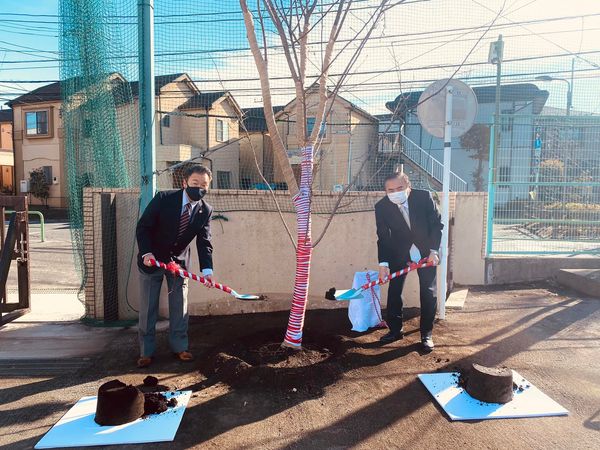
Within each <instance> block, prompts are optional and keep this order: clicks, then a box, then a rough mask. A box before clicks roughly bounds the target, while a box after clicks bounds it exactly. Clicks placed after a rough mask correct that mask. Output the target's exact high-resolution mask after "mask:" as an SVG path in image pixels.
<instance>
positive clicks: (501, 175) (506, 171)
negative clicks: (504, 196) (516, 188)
mask: <svg viewBox="0 0 600 450" xmlns="http://www.w3.org/2000/svg"><path fill="white" fill-rule="evenodd" d="M498 182H499V183H508V182H510V167H508V166H502V167H500V168H499V170H498ZM498 188H500V189H508V185H506V184H501V185H498Z"/></svg>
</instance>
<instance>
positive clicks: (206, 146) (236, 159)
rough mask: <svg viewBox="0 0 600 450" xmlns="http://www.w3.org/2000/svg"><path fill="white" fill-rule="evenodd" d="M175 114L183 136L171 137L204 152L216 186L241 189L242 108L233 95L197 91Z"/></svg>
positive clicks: (198, 152) (218, 187) (200, 152)
mask: <svg viewBox="0 0 600 450" xmlns="http://www.w3.org/2000/svg"><path fill="white" fill-rule="evenodd" d="M176 114H178V115H179V117H178V118H179V120H180V121H181V126H180V128H181V135H179V136H177V135H175V136H171V137H170V139H173V140H175V141H179V142H185V143H188V144H189V145H191V146H192V148H193V149H197V150H194V152H193V153H194V155H195V154H203V155H204V157H203V159H204V160H205V161H206V163H207V165H208V167H210V168H211V169H212V172H213V184H212V187H213V188H214V189H238V188H239V180H240V140H239V123H240V120H241V117H242V111H241V109H240V107H239V105H238V104H237V102H236V101H235V99H234V98H233V96H232V95H231V94H230V93H229V92H224V91H221V92H206V93H200V92H198V93H196V94H194V95H193V96H192V97H190V98H188V99H187V100H186V101H185V102H184V103H182V104H181V105H179V106H178V107H177V112H176ZM163 121H164V118H163ZM163 125H164V124H163ZM162 129H163V131H164V126H163V128H162Z"/></svg>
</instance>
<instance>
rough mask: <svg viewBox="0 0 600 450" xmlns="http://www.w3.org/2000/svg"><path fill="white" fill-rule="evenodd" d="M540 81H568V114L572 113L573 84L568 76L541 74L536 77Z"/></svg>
mask: <svg viewBox="0 0 600 450" xmlns="http://www.w3.org/2000/svg"><path fill="white" fill-rule="evenodd" d="M535 79H536V80H538V81H564V82H565V83H567V86H568V88H567V116H570V115H571V108H572V107H573V85H572V84H571V82H570V81H569V80H567V79H566V78H559V77H551V76H550V75H540V76H539V77H535Z"/></svg>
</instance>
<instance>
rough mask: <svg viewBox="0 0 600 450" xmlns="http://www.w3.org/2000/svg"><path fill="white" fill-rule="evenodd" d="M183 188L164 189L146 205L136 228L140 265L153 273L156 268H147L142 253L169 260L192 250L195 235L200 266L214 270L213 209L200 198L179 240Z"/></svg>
mask: <svg viewBox="0 0 600 450" xmlns="http://www.w3.org/2000/svg"><path fill="white" fill-rule="evenodd" d="M182 204H183V190H181V189H180V190H177V191H161V192H159V193H157V194H156V195H155V196H154V198H153V199H152V200H151V201H150V203H149V204H148V206H147V207H146V209H145V211H144V213H143V214H142V217H140V220H138V223H137V227H136V233H135V234H136V238H137V243H138V249H139V252H138V266H139V267H140V269H142V270H143V271H144V272H147V273H152V272H154V271H155V270H156V269H157V267H147V266H145V265H144V263H143V259H142V255H145V254H146V253H152V254H153V255H154V256H155V257H156V259H157V260H159V261H161V262H165V263H168V262H169V261H171V260H172V259H173V258H176V257H178V256H179V255H181V254H182V253H183V252H184V251H185V250H188V251H189V248H188V247H189V245H190V243H191V242H192V240H193V239H194V238H196V248H197V249H198V258H199V260H200V268H201V269H212V267H213V263H212V250H213V248H212V244H211V242H210V238H211V236H210V219H211V216H212V212H213V208H212V206H210V205H209V204H208V203H206V202H205V201H204V200H200V201H199V202H198V205H197V206H196V207H195V208H194V211H193V216H192V218H191V220H190V223H189V225H188V227H187V229H186V231H185V232H184V233H183V235H182V236H181V238H180V239H177V234H178V231H179V222H180V220H181V207H182Z"/></svg>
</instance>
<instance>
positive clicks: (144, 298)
mask: <svg viewBox="0 0 600 450" xmlns="http://www.w3.org/2000/svg"><path fill="white" fill-rule="evenodd" d="M211 180H212V174H211V171H210V170H209V169H208V168H206V167H204V166H200V165H196V166H191V167H189V168H188V169H187V170H186V171H185V173H184V181H183V189H180V190H177V191H163V192H159V193H158V194H156V196H155V197H154V198H153V199H152V200H151V201H150V203H149V204H148V206H147V207H146V209H145V211H144V213H143V214H142V217H140V220H139V221H138V224H137V228H136V237H137V243H138V249H139V253H138V267H139V270H140V278H141V279H140V282H141V301H140V313H139V324H138V329H139V332H138V337H139V344H140V357H139V359H138V361H137V365H138V367H147V366H149V365H150V364H151V363H152V356H153V354H154V351H155V346H156V345H155V334H156V321H157V320H158V302H159V297H160V290H161V286H162V281H163V277H164V276H165V275H166V278H167V284H168V287H169V346H170V347H171V350H172V351H173V353H174V355H175V356H176V357H177V358H178V359H179V360H180V361H191V360H192V359H193V355H192V354H191V353H190V351H189V346H188V334H187V331H188V312H187V281H188V280H187V279H184V278H181V277H179V276H173V275H171V274H165V271H164V270H163V269H162V268H158V267H155V266H153V265H152V263H151V262H150V260H151V259H155V260H157V261H160V262H164V263H169V262H171V261H174V262H176V263H177V264H179V265H180V266H181V267H183V268H185V269H187V270H189V269H190V253H191V249H190V244H191V242H192V241H193V240H194V238H196V248H197V249H198V258H199V260H200V268H201V269H202V273H203V275H204V277H205V278H207V279H208V281H209V282H210V283H212V273H213V271H212V267H213V264H212V251H213V248H212V244H211V242H210V237H211V236H210V219H211V216H212V211H213V209H212V207H211V206H210V205H209V204H208V203H206V202H205V201H204V200H202V197H204V195H205V194H206V192H207V191H208V188H209V186H210V182H211Z"/></svg>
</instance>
